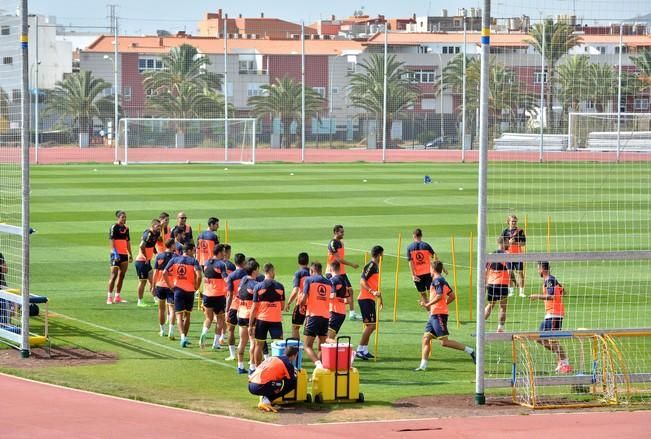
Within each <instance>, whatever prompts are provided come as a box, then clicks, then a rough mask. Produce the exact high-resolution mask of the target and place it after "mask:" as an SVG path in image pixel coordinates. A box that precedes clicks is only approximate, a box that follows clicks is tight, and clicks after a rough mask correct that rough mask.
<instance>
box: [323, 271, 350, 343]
mask: <svg viewBox="0 0 651 439" xmlns="http://www.w3.org/2000/svg"><path fill="white" fill-rule="evenodd" d="M340 268H341V266H340V265H339V262H337V261H335V262H333V263H332V264H330V272H331V273H333V274H334V276H332V277H331V278H330V283H331V284H332V294H331V296H330V320H329V321H328V338H327V340H326V341H328V342H330V343H334V342H335V340H336V338H337V334H338V333H339V330H340V329H341V326H342V325H343V324H344V320H346V306H347V304H348V302H349V301H350V300H351V298H350V295H349V294H348V288H347V287H346V281H345V280H344V279H343V278H342V277H341V274H340Z"/></svg>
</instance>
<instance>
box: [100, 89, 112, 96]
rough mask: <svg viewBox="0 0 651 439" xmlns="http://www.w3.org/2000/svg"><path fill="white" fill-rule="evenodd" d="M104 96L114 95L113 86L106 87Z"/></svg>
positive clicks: (103, 92)
mask: <svg viewBox="0 0 651 439" xmlns="http://www.w3.org/2000/svg"><path fill="white" fill-rule="evenodd" d="M102 94H103V95H104V96H113V87H109V88H105V89H104V90H102Z"/></svg>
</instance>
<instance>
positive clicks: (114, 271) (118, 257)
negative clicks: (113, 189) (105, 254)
mask: <svg viewBox="0 0 651 439" xmlns="http://www.w3.org/2000/svg"><path fill="white" fill-rule="evenodd" d="M115 218H116V221H115V224H113V225H112V226H111V228H110V229H109V240H110V241H111V253H110V262H111V275H110V277H109V282H108V293H107V295H106V304H107V305H111V304H113V303H121V302H124V303H126V300H124V299H123V298H122V296H121V295H120V294H121V293H122V283H123V282H124V276H125V274H127V269H128V268H129V264H130V263H131V262H132V261H133V256H132V255H131V237H130V235H129V226H127V214H126V212H125V211H123V210H118V211H116V212H115ZM113 288H115V296H114V297H111V295H112V294H113Z"/></svg>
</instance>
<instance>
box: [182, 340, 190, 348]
mask: <svg viewBox="0 0 651 439" xmlns="http://www.w3.org/2000/svg"><path fill="white" fill-rule="evenodd" d="M189 345H190V341H189V340H187V339H186V340H181V347H182V348H187V347H188V346H189Z"/></svg>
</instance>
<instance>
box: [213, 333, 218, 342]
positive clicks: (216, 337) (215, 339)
mask: <svg viewBox="0 0 651 439" xmlns="http://www.w3.org/2000/svg"><path fill="white" fill-rule="evenodd" d="M212 344H219V335H217V334H215V337H214V338H213V340H212Z"/></svg>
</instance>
